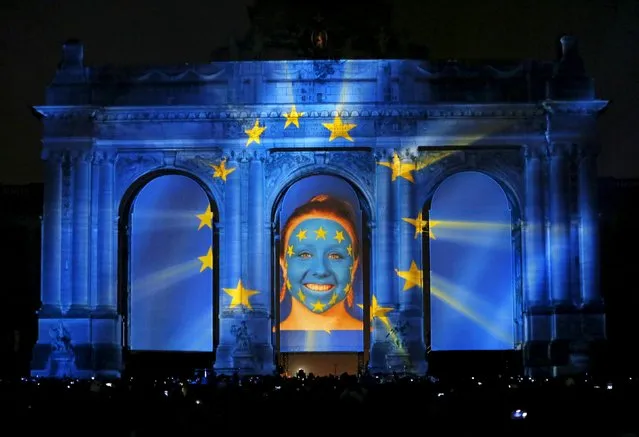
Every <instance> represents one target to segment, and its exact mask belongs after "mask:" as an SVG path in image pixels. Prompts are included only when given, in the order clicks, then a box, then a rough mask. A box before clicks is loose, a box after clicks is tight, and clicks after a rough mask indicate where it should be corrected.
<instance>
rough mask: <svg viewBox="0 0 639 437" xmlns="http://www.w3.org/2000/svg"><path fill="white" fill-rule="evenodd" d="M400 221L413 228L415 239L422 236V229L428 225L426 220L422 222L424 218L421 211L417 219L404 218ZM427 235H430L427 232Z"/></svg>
mask: <svg viewBox="0 0 639 437" xmlns="http://www.w3.org/2000/svg"><path fill="white" fill-rule="evenodd" d="M402 220H404V221H405V222H408V223H410V224H411V225H413V226H415V238H417V237H418V236H420V235H421V234H422V232H424V228H425V227H426V225H427V224H428V220H424V217H423V216H422V212H421V211H420V212H419V214H417V218H414V219H412V218H408V217H404V218H402ZM429 234H430V231H429ZM433 239H434V237H433Z"/></svg>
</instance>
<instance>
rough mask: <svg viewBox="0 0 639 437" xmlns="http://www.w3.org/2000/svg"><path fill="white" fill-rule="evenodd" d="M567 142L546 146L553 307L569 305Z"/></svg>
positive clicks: (568, 146) (570, 301) (570, 303)
mask: <svg viewBox="0 0 639 437" xmlns="http://www.w3.org/2000/svg"><path fill="white" fill-rule="evenodd" d="M569 148H570V145H569V144H562V143H552V144H550V147H549V152H550V153H549V172H548V173H549V175H548V178H549V199H550V241H549V249H550V250H549V253H550V287H551V288H550V298H551V301H552V304H553V305H554V306H556V307H562V306H570V305H572V304H573V302H572V299H571V296H570V214H569V211H568V205H569V202H568V189H569V187H568V165H569V161H568V160H569V151H570V150H569Z"/></svg>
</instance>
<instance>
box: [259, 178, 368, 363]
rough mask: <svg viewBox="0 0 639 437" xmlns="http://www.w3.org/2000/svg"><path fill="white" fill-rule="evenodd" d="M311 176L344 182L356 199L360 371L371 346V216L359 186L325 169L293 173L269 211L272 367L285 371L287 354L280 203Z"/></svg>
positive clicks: (281, 204)
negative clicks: (282, 345) (283, 340)
mask: <svg viewBox="0 0 639 437" xmlns="http://www.w3.org/2000/svg"><path fill="white" fill-rule="evenodd" d="M314 176H330V177H334V178H337V179H340V180H342V181H343V182H345V183H346V184H347V185H348V186H349V187H350V188H351V189H352V190H353V192H354V193H355V194H356V195H357V198H358V200H359V206H360V209H361V212H362V214H361V220H362V223H361V232H362V235H361V239H362V241H361V246H362V263H361V269H362V294H363V302H364V307H363V317H364V320H363V325H364V328H363V329H364V333H363V334H364V335H363V339H364V344H363V346H364V348H363V349H364V351H363V353H359V354H358V365H359V366H360V367H361V369H360V370H364V369H363V367H364V366H365V365H366V364H367V363H368V359H369V352H370V342H371V334H370V329H371V328H370V326H371V325H370V299H371V297H370V296H371V293H370V284H371V277H370V275H371V269H370V260H371V253H370V251H371V247H372V245H371V241H372V229H371V220H372V217H374V215H373V214H372V210H371V202H370V200H369V199H368V198H367V196H366V195H365V193H364V191H363V190H362V189H361V188H360V186H359V185H358V184H357V183H356V182H355V181H353V180H351V179H350V178H349V177H348V176H346V175H344V174H343V173H341V172H339V171H335V170H332V169H331V168H328V167H321V168H317V167H313V168H312V169H302V170H301V171H299V172H297V174H295V175H294V176H292V177H291V178H290V179H289V180H288V181H287V182H286V183H285V184H283V185H282V186H281V187H279V191H278V192H277V195H276V196H275V197H274V200H273V202H272V203H271V211H270V221H271V231H272V232H271V272H272V274H271V283H272V290H273V292H272V293H271V308H272V309H273V314H274V318H273V320H274V326H273V337H272V343H273V351H274V354H275V362H276V364H277V365H278V366H279V367H280V368H282V367H284V368H286V367H287V362H288V359H287V356H286V355H287V354H286V353H281V352H280V328H279V324H280V317H281V315H280V290H281V286H282V284H281V278H280V266H279V257H280V226H281V223H280V212H281V210H282V206H283V201H284V198H285V196H286V194H287V193H288V191H289V190H290V189H291V187H293V186H294V185H295V184H296V183H298V182H300V181H303V180H304V179H308V178H311V177H314Z"/></svg>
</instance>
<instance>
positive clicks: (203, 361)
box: [117, 169, 220, 376]
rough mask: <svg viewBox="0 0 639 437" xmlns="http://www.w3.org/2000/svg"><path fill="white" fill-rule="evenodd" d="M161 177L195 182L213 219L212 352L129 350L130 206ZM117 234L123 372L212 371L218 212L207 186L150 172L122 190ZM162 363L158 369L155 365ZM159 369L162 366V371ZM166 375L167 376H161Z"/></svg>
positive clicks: (215, 340) (175, 171)
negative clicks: (145, 188)
mask: <svg viewBox="0 0 639 437" xmlns="http://www.w3.org/2000/svg"><path fill="white" fill-rule="evenodd" d="M164 176H183V177H186V178H188V179H190V180H192V181H193V182H195V183H196V184H197V185H198V186H199V188H200V189H201V190H202V193H203V194H204V195H205V196H206V198H207V199H208V202H209V205H210V206H211V212H212V213H213V220H212V228H213V229H212V233H211V234H212V241H211V244H212V247H213V269H212V270H213V271H212V278H213V284H212V290H213V296H212V302H213V314H212V317H213V326H212V327H211V329H212V333H213V336H212V337H213V345H212V352H142V353H136V352H134V351H132V350H131V347H130V340H131V338H130V337H131V336H130V319H129V315H130V310H131V308H130V297H131V272H130V261H131V222H132V217H133V206H134V204H135V201H136V199H137V198H138V195H139V194H140V192H141V191H142V189H144V187H146V186H147V185H148V184H149V183H151V182H152V181H154V180H156V179H159V178H161V177H164ZM117 220H118V223H117V226H118V235H117V269H118V270H117V310H118V314H119V315H120V317H121V319H122V326H121V327H122V334H121V335H122V337H121V339H122V358H123V364H124V373H125V374H128V375H132V374H137V373H138V372H146V371H148V369H157V370H156V371H157V372H158V373H160V372H164V373H168V372H172V374H176V373H179V372H185V373H188V376H191V375H192V374H193V370H194V369H203V368H212V367H213V363H214V362H215V351H216V349H217V346H218V344H219V326H218V325H219V318H218V313H219V290H220V288H219V284H220V277H219V269H218V266H219V247H220V245H219V240H220V238H219V227H218V223H219V222H220V213H219V207H218V202H217V200H216V199H215V196H214V194H213V192H212V191H211V189H210V187H209V186H207V185H206V184H205V183H204V182H203V181H202V180H201V179H200V178H199V177H197V176H196V175H194V174H192V173H190V172H188V171H184V170H180V169H160V170H152V171H150V172H148V173H145V174H143V175H142V176H140V177H138V178H137V179H136V180H135V181H134V182H133V183H131V185H129V187H128V188H127V189H126V190H125V192H124V194H123V195H122V197H121V199H120V204H119V206H118V219H117ZM159 362H161V363H163V365H162V366H158V363H159ZM158 367H162V368H161V369H160V368H158ZM161 376H169V375H164V374H163V375H161Z"/></svg>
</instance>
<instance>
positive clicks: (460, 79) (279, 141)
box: [32, 32, 607, 377]
mask: <svg viewBox="0 0 639 437" xmlns="http://www.w3.org/2000/svg"><path fill="white" fill-rule="evenodd" d="M313 41H314V44H315V46H314V49H315V50H319V49H320V48H319V46H318V45H317V44H319V43H320V42H321V43H322V44H324V45H325V46H324V47H322V50H324V51H326V50H328V52H326V53H327V56H328V55H329V54H330V57H331V59H319V58H320V57H321V56H320V55H319V54H318V53H315V52H314V56H315V57H316V58H317V59H314V60H288V61H255V60H251V61H240V60H238V61H236V62H213V63H210V64H202V65H184V66H183V67H177V68H163V67H153V68H148V69H125V68H123V69H121V70H114V69H112V68H107V67H91V68H89V67H85V66H84V65H82V62H83V61H82V59H81V58H80V59H75V60H74V61H73V62H70V61H68V60H67V62H62V63H61V64H60V66H59V68H58V70H57V72H56V74H55V78H54V80H53V82H52V84H51V85H50V86H49V88H48V89H47V93H46V95H47V101H46V103H45V104H44V105H42V106H38V107H36V108H35V109H36V112H37V114H38V115H39V117H40V120H41V122H42V124H43V125H44V137H43V154H42V156H43V159H44V160H45V161H46V181H45V207H44V215H43V235H42V290H41V293H42V302H43V308H42V311H41V312H40V314H39V322H38V323H39V330H40V335H39V340H38V343H37V344H36V345H35V349H34V354H33V363H32V372H33V375H37V376H53V377H56V376H68V374H72V375H73V376H76V377H92V376H98V375H104V376H118V375H120V374H121V372H122V371H123V370H124V368H123V366H124V363H125V362H126V361H127V360H126V358H127V357H129V358H130V357H133V356H134V355H137V354H144V353H146V352H149V351H150V350H155V351H164V352H166V353H171V354H176V355H179V356H180V357H184V356H186V355H185V354H188V353H192V352H198V353H205V354H209V355H208V356H210V358H211V362H213V363H214V364H213V367H214V369H215V370H216V371H217V372H219V373H234V372H240V373H244V374H270V373H272V372H273V371H274V369H275V366H276V363H279V362H287V360H288V357H284V356H283V354H287V353H293V352H296V351H297V352H309V353H311V351H312V353H329V352H335V351H339V352H343V353H353V354H360V355H361V356H362V357H364V358H363V360H364V361H365V363H366V365H367V366H368V368H369V369H370V370H371V371H372V372H381V373H385V372H412V373H426V372H427V370H428V361H429V359H431V357H433V359H434V357H436V356H437V353H438V351H440V350H464V351H468V352H469V353H471V352H472V351H473V350H488V349H491V350H492V349H500V350H511V351H512V352H513V353H520V354H522V355H523V356H522V361H523V363H524V366H525V369H526V371H527V372H528V373H529V374H531V375H550V374H571V373H579V372H586V371H593V370H596V366H597V357H595V356H594V355H593V354H594V351H596V350H600V349H601V347H600V344H601V343H602V342H604V341H605V329H604V326H605V323H604V321H605V312H604V311H605V307H604V306H603V303H602V300H601V293H600V290H599V275H598V273H597V272H598V268H599V265H598V263H599V257H598V254H597V247H598V243H597V242H598V235H597V232H596V229H597V226H596V218H597V213H596V205H595V200H594V199H595V196H594V194H593V193H594V192H595V191H594V183H595V181H596V167H595V166H594V162H595V159H596V153H597V150H598V147H597V145H596V124H595V122H596V118H595V116H596V115H597V114H598V113H599V112H600V111H601V110H602V109H604V108H605V106H606V105H607V102H606V101H603V100H597V99H596V98H595V97H594V85H593V80H592V79H591V78H588V77H586V75H585V73H584V72H583V71H580V72H579V74H575V72H571V71H570V65H568V64H565V62H566V59H565V57H564V58H561V59H557V60H555V61H551V63H554V67H555V68H548V65H547V64H548V62H546V61H543V62H541V61H539V62H537V61H535V62H532V63H531V62H529V61H525V62H522V64H521V65H520V66H512V65H509V66H503V65H491V66H481V67H471V66H466V64H464V63H455V64H454V65H453V64H450V63H447V62H438V61H433V60H430V61H429V62H424V61H420V60H409V59H402V58H401V56H400V57H399V58H397V59H372V60H363V59H362V60H342V59H335V56H333V55H334V54H335V53H339V50H340V49H339V47H336V46H334V45H331V46H330V47H329V46H326V42H327V41H326V35H325V34H323V33H321V32H320V33H316V34H314V36H313ZM334 43H335V41H333V42H331V44H334ZM73 44H75V45H74V47H75V48H74V50H75V52H77V50H76V49H77V45H78V44H79V43H77V42H74V43H73ZM392 47H394V46H393V45H392V44H391V45H389V46H388V47H387V48H386V49H385V53H386V52H388V50H395V49H393V48H392ZM80 49H81V46H80ZM262 49H264V50H266V48H262ZM262 49H260V50H262ZM352 49H353V50H356V48H352ZM67 52H68V50H67V51H66V52H65V53H67ZM67 54H68V53H67ZM65 56H67V55H65ZM238 56H239V57H240V59H241V58H242V56H241V55H238ZM264 56H265V54H264V53H262V52H260V53H252V54H251V57H252V58H253V59H255V58H256V57H257V58H263V57H264ZM574 56H578V54H575V53H572V54H571V59H574ZM468 65H470V64H468ZM79 71H82V72H83V74H79V73H78V72H79ZM477 74H483V75H486V74H488V75H489V76H490V77H489V79H490V80H487V81H485V82H482V83H481V84H478V83H475V82H474V81H473V80H472V79H471V78H472V77H475V76H476V75H477ZM465 78H469V79H468V81H467V82H464V81H466V79H465ZM117 84H121V85H122V86H121V87H120V86H114V85H117ZM452 84H458V85H452ZM149 86H152V87H153V92H152V93H149V92H148V89H149ZM116 89H117V90H118V92H117V94H114V90H116ZM471 101H475V102H483V103H455V102H471ZM167 102H173V103H171V104H167ZM531 127H534V129H531ZM575 171H576V173H577V177H576V178H575V177H573V176H574V175H572V173H575ZM575 180H576V181H577V182H576V183H573V181H575ZM309 181H310V182H309ZM312 181H319V182H316V183H315V184H314V183H313V182H312ZM336 181H340V182H339V183H338V182H336ZM469 181H470V182H469ZM340 184H341V185H340ZM304 187H305V188H304ZM339 187H342V188H339ZM344 187H346V188H344ZM291 193H293V194H291ZM291 199H294V200H291ZM296 202H297V203H296ZM291 205H293V206H291ZM327 205H330V208H329V207H328V206H327ZM298 208H300V209H299V210H298ZM331 208H332V209H331ZM296 211H297V212H296ZM468 211H472V214H471V215H469V213H468ZM291 217H293V218H292V219H291ZM575 223H578V224H579V226H578V229H579V232H576V233H575V235H576V237H574V238H573V237H571V235H572V233H571V231H570V229H571V228H572V227H574V226H575V225H574V224H575ZM571 224H572V225H571ZM289 231H290V232H289ZM293 232H294V233H293ZM455 248H456V249H455ZM570 260H576V261H577V264H576V267H575V266H573V264H572V261H570ZM486 284H490V287H489V286H488V285H486ZM495 302H497V303H495ZM151 303H152V304H151ZM160 310H161V311H164V312H161V314H160ZM338 315H339V317H338ZM442 324H448V326H450V327H451V329H450V333H447V332H446V331H445V330H442V328H441V326H443V325H442ZM60 327H63V328H64V329H63V331H64V335H63V336H61V335H58V336H52V335H49V333H51V332H62V328H60ZM455 329H457V330H463V331H464V333H465V334H464V335H463V336H458V337H459V339H458V340H455V338H454V332H455ZM460 332H461V331H460ZM455 335H456V334H455ZM61 338H62V339H63V340H60V339H61ZM65 339H66V340H68V339H71V340H69V341H68V342H67V343H64V341H66V340H65ZM462 340H463V341H462ZM61 345H62V346H61ZM287 348H288V349H287ZM427 351H430V352H427ZM131 352H136V354H131ZM180 354H182V355H180Z"/></svg>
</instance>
